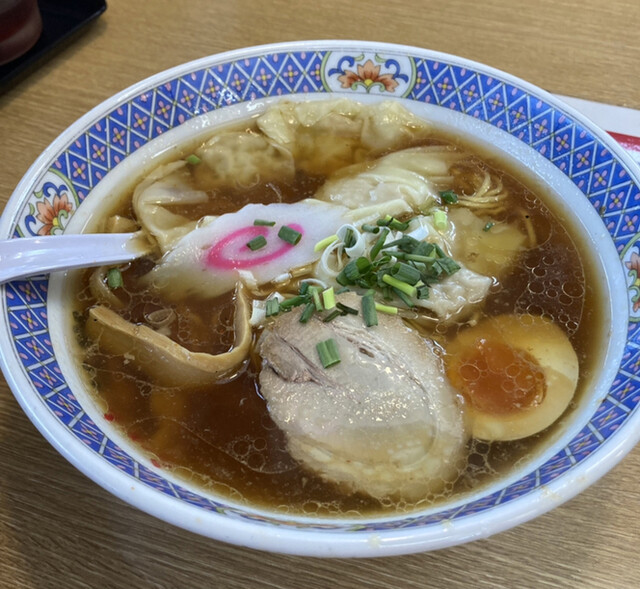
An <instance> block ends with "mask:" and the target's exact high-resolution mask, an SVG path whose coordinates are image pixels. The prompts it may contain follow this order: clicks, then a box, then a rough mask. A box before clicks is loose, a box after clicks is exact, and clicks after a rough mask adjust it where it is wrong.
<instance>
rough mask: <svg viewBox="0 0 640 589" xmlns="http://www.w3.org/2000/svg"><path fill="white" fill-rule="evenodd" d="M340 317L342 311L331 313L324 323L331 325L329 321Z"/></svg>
mask: <svg viewBox="0 0 640 589" xmlns="http://www.w3.org/2000/svg"><path fill="white" fill-rule="evenodd" d="M340 315H342V311H340V310H338V309H336V310H335V311H332V312H331V313H329V314H328V315H327V316H326V317H325V318H324V319H323V320H322V321H324V323H329V321H333V320H334V319H335V318H336V317H340Z"/></svg>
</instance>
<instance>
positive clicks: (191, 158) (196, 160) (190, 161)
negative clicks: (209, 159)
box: [185, 153, 202, 166]
mask: <svg viewBox="0 0 640 589" xmlns="http://www.w3.org/2000/svg"><path fill="white" fill-rule="evenodd" d="M185 159H186V160H187V163H188V164H191V165H192V166H197V165H198V164H199V163H200V162H201V161H202V160H201V159H200V158H199V157H198V156H197V155H196V154H195V153H192V154H191V155H188V156H187V157H186V158H185Z"/></svg>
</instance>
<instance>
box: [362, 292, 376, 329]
mask: <svg viewBox="0 0 640 589" xmlns="http://www.w3.org/2000/svg"><path fill="white" fill-rule="evenodd" d="M362 317H363V318H364V324H365V325H366V326H367V327H372V326H373V325H378V312H377V311H376V303H375V301H374V300H373V293H367V294H366V295H364V296H363V297H362Z"/></svg>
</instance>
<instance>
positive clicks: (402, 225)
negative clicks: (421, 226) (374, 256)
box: [389, 217, 409, 231]
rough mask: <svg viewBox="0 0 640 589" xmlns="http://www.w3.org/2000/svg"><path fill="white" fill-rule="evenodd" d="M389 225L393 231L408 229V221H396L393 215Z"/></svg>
mask: <svg viewBox="0 0 640 589" xmlns="http://www.w3.org/2000/svg"><path fill="white" fill-rule="evenodd" d="M389 227H391V229H393V230H395V231H406V230H407V229H409V221H398V219H396V218H395V217H394V218H393V219H391V222H390V223H389Z"/></svg>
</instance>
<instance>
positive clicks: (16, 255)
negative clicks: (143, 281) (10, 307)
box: [0, 233, 149, 284]
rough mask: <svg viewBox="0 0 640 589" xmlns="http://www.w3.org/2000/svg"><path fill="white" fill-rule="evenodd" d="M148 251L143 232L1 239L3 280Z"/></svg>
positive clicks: (109, 261) (0, 273)
mask: <svg viewBox="0 0 640 589" xmlns="http://www.w3.org/2000/svg"><path fill="white" fill-rule="evenodd" d="M148 251H149V244H148V242H147V241H146V240H145V238H144V237H143V236H142V235H141V234H140V233H103V234H82V235H75V234H74V235H56V236H49V237H25V238H18V239H7V240H4V241H0V284H2V283H3V282H8V281H10V280H15V279H17V278H24V277H26V276H33V275H35V274H45V273H48V272H53V271H55V270H72V269H74V268H89V267H92V266H103V265H107V264H120V263H122V262H130V261H131V260H135V259H136V258H139V257H141V256H143V255H144V254H145V253H147V252H148Z"/></svg>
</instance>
